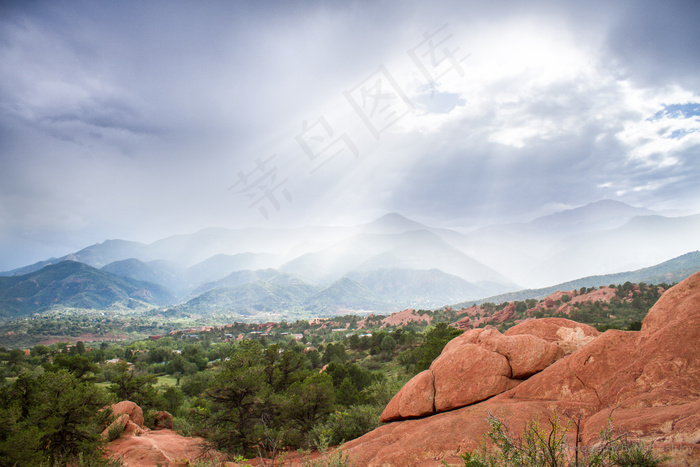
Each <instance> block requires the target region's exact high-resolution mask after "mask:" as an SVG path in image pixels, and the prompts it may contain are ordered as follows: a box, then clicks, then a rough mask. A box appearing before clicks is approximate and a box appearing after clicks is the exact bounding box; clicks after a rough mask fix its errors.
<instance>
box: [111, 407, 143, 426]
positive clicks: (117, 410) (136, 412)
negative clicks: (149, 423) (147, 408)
mask: <svg viewBox="0 0 700 467" xmlns="http://www.w3.org/2000/svg"><path fill="white" fill-rule="evenodd" d="M112 414H113V415H114V416H115V417H116V416H119V415H122V414H126V415H128V416H129V420H131V421H132V422H134V423H135V424H137V425H139V426H143V410H141V407H139V406H138V405H136V404H135V403H133V402H131V401H122V402H119V403H117V404H113V405H112Z"/></svg>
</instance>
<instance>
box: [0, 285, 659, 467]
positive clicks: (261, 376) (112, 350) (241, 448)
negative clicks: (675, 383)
mask: <svg viewBox="0 0 700 467" xmlns="http://www.w3.org/2000/svg"><path fill="white" fill-rule="evenodd" d="M666 288H668V285H666V284H662V285H661V286H651V285H646V284H630V283H625V284H622V285H620V286H618V287H616V289H615V290H616V293H615V298H613V299H612V301H611V302H609V303H607V302H602V301H598V302H589V303H585V302H584V303H580V302H579V301H577V297H578V296H579V295H582V294H585V293H589V292H592V291H595V290H596V289H593V288H590V289H588V288H582V289H581V290H577V291H573V292H569V293H567V294H566V295H563V297H562V300H561V301H560V303H559V305H561V306H562V307H563V306H567V307H569V313H570V315H563V314H562V313H561V311H560V310H561V308H558V306H557V305H555V304H554V303H552V304H546V303H544V301H542V300H536V299H526V300H523V301H516V302H503V303H501V304H495V303H485V304H483V305H482V307H481V309H480V310H481V312H482V313H484V315H483V319H482V318H480V316H481V315H479V316H476V317H474V318H475V319H477V318H479V319H480V321H479V323H478V325H479V326H484V325H487V324H494V325H497V326H498V327H499V329H500V330H501V331H503V330H505V329H507V328H508V327H510V326H512V325H513V324H514V323H515V322H516V321H518V320H521V319H524V318H527V317H533V316H539V317H541V316H564V317H569V318H572V319H577V320H581V321H584V322H588V323H590V324H593V325H596V326H597V327H598V328H599V329H603V328H605V327H608V328H610V327H618V328H621V329H628V330H636V329H640V328H641V320H642V319H643V318H644V316H645V315H646V313H647V311H648V309H649V307H651V305H653V303H654V302H655V301H656V300H657V299H658V297H659V295H660V293H661V292H662V290H665V289H666ZM564 297H567V298H564ZM548 305H551V306H550V307H548ZM472 312H473V310H472ZM466 313H467V311H466V310H455V309H452V308H449V307H446V308H442V309H438V310H417V311H416V314H417V315H418V316H420V317H422V318H426V317H427V318H429V320H430V321H429V322H425V321H420V322H418V321H416V322H412V323H409V324H407V325H404V326H391V325H387V324H385V323H384V321H383V319H384V317H382V316H369V317H367V318H361V317H358V316H352V315H347V316H339V317H333V318H328V319H321V320H315V321H313V322H310V321H307V320H302V319H299V320H296V321H280V322H269V323H264V324H257V323H241V322H236V323H233V324H227V325H220V326H215V325H213V324H211V325H208V326H203V324H202V322H201V321H198V320H197V319H195V318H193V317H186V318H184V317H179V318H177V319H176V320H174V321H169V320H168V318H166V317H164V316H162V315H148V314H146V313H141V312H139V313H135V312H124V313H122V312H120V313H109V312H103V311H95V310H73V311H71V310H63V311H53V312H51V313H47V314H43V315H39V316H35V317H30V318H23V319H21V320H17V321H15V322H13V323H6V324H5V325H4V327H3V328H0V332H1V331H3V330H4V331H5V334H7V332H12V333H13V334H11V335H10V336H6V341H7V339H10V340H11V342H13V343H18V342H26V341H32V342H36V340H37V339H40V338H44V337H47V336H49V335H56V334H59V333H61V332H62V333H63V335H64V336H65V335H69V336H71V335H72V336H75V337H78V336H82V335H85V334H89V335H91V336H96V337H102V338H105V339H107V340H109V339H110V338H112V337H114V336H128V337H130V338H128V339H127V338H125V339H124V340H121V341H104V342H83V341H82V340H79V339H75V338H72V339H64V340H63V341H61V342H55V343H52V344H50V345H49V344H36V343H35V344H33V346H31V350H30V351H23V350H19V349H7V348H2V347H0V420H2V422H0V459H2V461H3V465H4V464H5V463H6V464H8V465H15V464H16V465H19V466H22V465H41V464H42V463H43V464H48V465H53V464H56V465H61V464H65V463H71V462H78V460H79V461H80V462H82V463H83V465H99V463H100V462H102V461H101V460H100V449H101V447H102V440H101V439H100V437H99V433H100V432H101V431H102V430H104V429H105V428H106V427H107V423H108V421H109V414H108V413H107V412H106V411H101V410H100V409H101V408H102V407H104V406H106V405H109V404H110V403H114V402H117V401H120V400H131V401H134V402H136V403H137V404H139V405H140V406H141V407H142V408H143V410H144V416H145V419H146V424H149V423H150V424H152V423H153V420H154V415H153V414H154V412H156V411H161V410H166V411H168V412H170V413H171V414H172V415H173V417H174V419H173V422H174V426H175V429H176V430H178V431H180V432H181V433H182V434H184V435H188V436H189V435H199V436H203V437H205V438H206V439H207V440H208V441H209V442H211V443H212V444H213V445H214V446H215V447H216V448H217V449H219V450H222V451H224V452H227V453H229V454H230V455H231V456H232V457H233V456H247V457H250V456H267V457H271V458H274V457H275V456H278V455H280V453H281V452H283V451H284V450H285V449H316V450H324V449H326V448H327V447H328V446H336V445H339V444H341V443H343V442H345V441H349V440H351V439H354V438H356V437H358V436H361V435H362V434H364V433H366V432H368V431H370V430H372V429H374V428H375V427H377V426H378V425H379V416H380V414H381V412H382V410H383V409H384V407H385V406H386V404H387V403H388V402H389V401H390V400H391V398H392V397H393V396H394V395H395V394H396V392H397V391H398V390H399V389H400V388H401V387H402V385H403V384H404V383H405V382H406V381H408V380H409V379H410V378H411V377H412V376H413V375H415V374H417V373H418V372H420V371H422V370H424V369H426V368H428V367H429V366H430V364H431V363H432V361H433V360H434V359H435V358H436V357H437V356H438V355H439V354H440V352H441V351H442V349H443V348H444V346H445V344H446V343H447V342H449V341H450V340H451V339H453V338H454V337H456V336H458V335H459V334H461V333H462V332H463V331H462V330H459V329H455V328H453V327H451V326H449V325H448V323H454V322H455V321H457V320H459V319H461V318H463V317H464V316H467V315H466ZM470 316H472V315H470ZM497 316H502V317H505V319H502V320H501V321H498V320H496V318H495V317H497ZM470 319H471V318H470ZM194 323H196V324H197V326H196V327H195V326H194ZM13 326H14V327H13ZM185 326H188V329H180V330H176V329H177V328H182V327H185ZM10 330H11V331H10ZM20 331H21V332H20ZM18 336H24V337H22V338H21V339H19V338H17V337H18ZM11 338H12V339H15V340H12V339H11ZM32 339H34V340H32ZM69 341H70V342H69ZM555 422H556V423H557V424H558V423H559V421H558V420H555ZM530 428H531V433H530V435H528V436H530V438H527V437H523V438H522V439H523V440H525V441H524V442H525V444H527V443H531V444H532V443H534V444H533V445H534V446H537V439H536V438H534V437H533V436H535V435H537V436H539V434H541V431H542V430H541V429H540V428H539V427H538V426H531V427H530ZM551 428H552V430H554V431H553V432H552V433H554V439H557V436H559V435H558V434H557V433H559V431H561V430H562V429H564V428H566V429H568V425H565V426H562V425H561V424H559V425H556V427H551ZM555 428H556V429H555ZM492 429H493V430H494V431H493V433H494V436H496V438H495V439H494V438H492V440H493V441H494V442H496V441H498V442H501V443H505V442H506V438H505V436H506V432H505V431H503V430H502V431H500V432H499V431H498V430H501V429H505V425H498V424H496V425H494V424H493V423H492ZM538 430H539V431H538ZM557 430H559V431H557ZM117 431H118V430H116V429H115V430H114V431H113V432H110V433H108V437H109V438H115V437H117V436H119V433H117ZM499 433H500V434H499ZM562 436H563V435H562ZM510 439H512V438H510ZM528 439H529V440H530V441H528ZM496 444H498V443H496ZM17 446H19V447H17ZM58 446H62V447H61V448H60V449H59V448H58ZM523 448H524V447H523ZM628 451H629V452H628V454H629V455H630V456H637V457H639V456H640V455H641V454H639V452H636V451H633V450H628ZM642 454H643V453H642ZM626 455H627V454H626ZM469 456H471V454H470V455H469ZM474 456H476V454H474ZM326 457H327V459H328V462H331V463H333V464H332V465H347V464H348V463H347V459H346V458H345V457H343V454H342V452H340V451H334V452H333V453H330V454H327V455H326ZM470 459H471V460H469V462H472V461H473V462H477V461H479V462H481V461H483V459H481V458H479V459H481V460H478V459H477V457H473V458H470ZM620 459H621V458H620ZM5 460H7V462H5ZM93 461H94V462H93ZM89 462H93V463H92V464H89ZM105 462H106V461H105ZM465 462H466V460H465ZM309 465H315V464H313V463H309ZM466 465H480V464H466ZM524 465H528V464H524ZM542 465H546V464H542ZM557 465H567V464H557ZM571 465H589V464H571ZM598 465H608V464H598ZM611 465H612V464H611ZM630 465H631V464H630ZM643 465H647V464H643ZM648 465H651V464H648Z"/></svg>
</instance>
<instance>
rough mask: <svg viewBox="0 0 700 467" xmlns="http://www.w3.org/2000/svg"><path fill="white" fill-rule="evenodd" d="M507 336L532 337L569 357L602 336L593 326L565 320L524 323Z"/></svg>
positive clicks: (509, 330) (546, 319)
mask: <svg viewBox="0 0 700 467" xmlns="http://www.w3.org/2000/svg"><path fill="white" fill-rule="evenodd" d="M504 335H505V336H518V335H531V336H535V337H539V338H540V339H544V340H546V341H547V342H552V343H554V344H557V345H558V346H559V347H561V349H562V350H563V351H564V354H566V355H568V354H570V353H572V352H574V351H575V350H577V349H578V348H579V347H583V346H584V345H586V344H588V343H589V342H590V341H592V340H593V339H595V338H596V337H598V336H599V335H600V332H598V330H597V329H596V328H594V327H593V326H589V325H587V324H583V323H577V322H576V321H571V320H570V319H565V318H542V319H531V320H528V321H524V322H522V323H520V324H518V325H515V326H513V327H512V328H510V329H508V330H507V331H506V332H505V333H504Z"/></svg>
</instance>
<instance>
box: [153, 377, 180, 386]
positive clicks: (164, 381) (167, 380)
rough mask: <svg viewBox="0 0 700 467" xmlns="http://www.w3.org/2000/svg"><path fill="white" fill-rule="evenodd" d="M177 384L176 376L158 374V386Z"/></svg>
mask: <svg viewBox="0 0 700 467" xmlns="http://www.w3.org/2000/svg"><path fill="white" fill-rule="evenodd" d="M176 384H177V378H175V377H174V376H171V375H165V376H159V377H158V386H175V385H176Z"/></svg>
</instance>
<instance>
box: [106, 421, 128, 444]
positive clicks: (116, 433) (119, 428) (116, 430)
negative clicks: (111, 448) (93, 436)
mask: <svg viewBox="0 0 700 467" xmlns="http://www.w3.org/2000/svg"><path fill="white" fill-rule="evenodd" d="M122 433H124V425H122V424H121V423H113V424H112V425H110V427H109V429H108V430H107V439H108V440H109V441H110V442H111V441H114V440H115V439H117V438H119V437H120V436H121V435H122Z"/></svg>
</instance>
